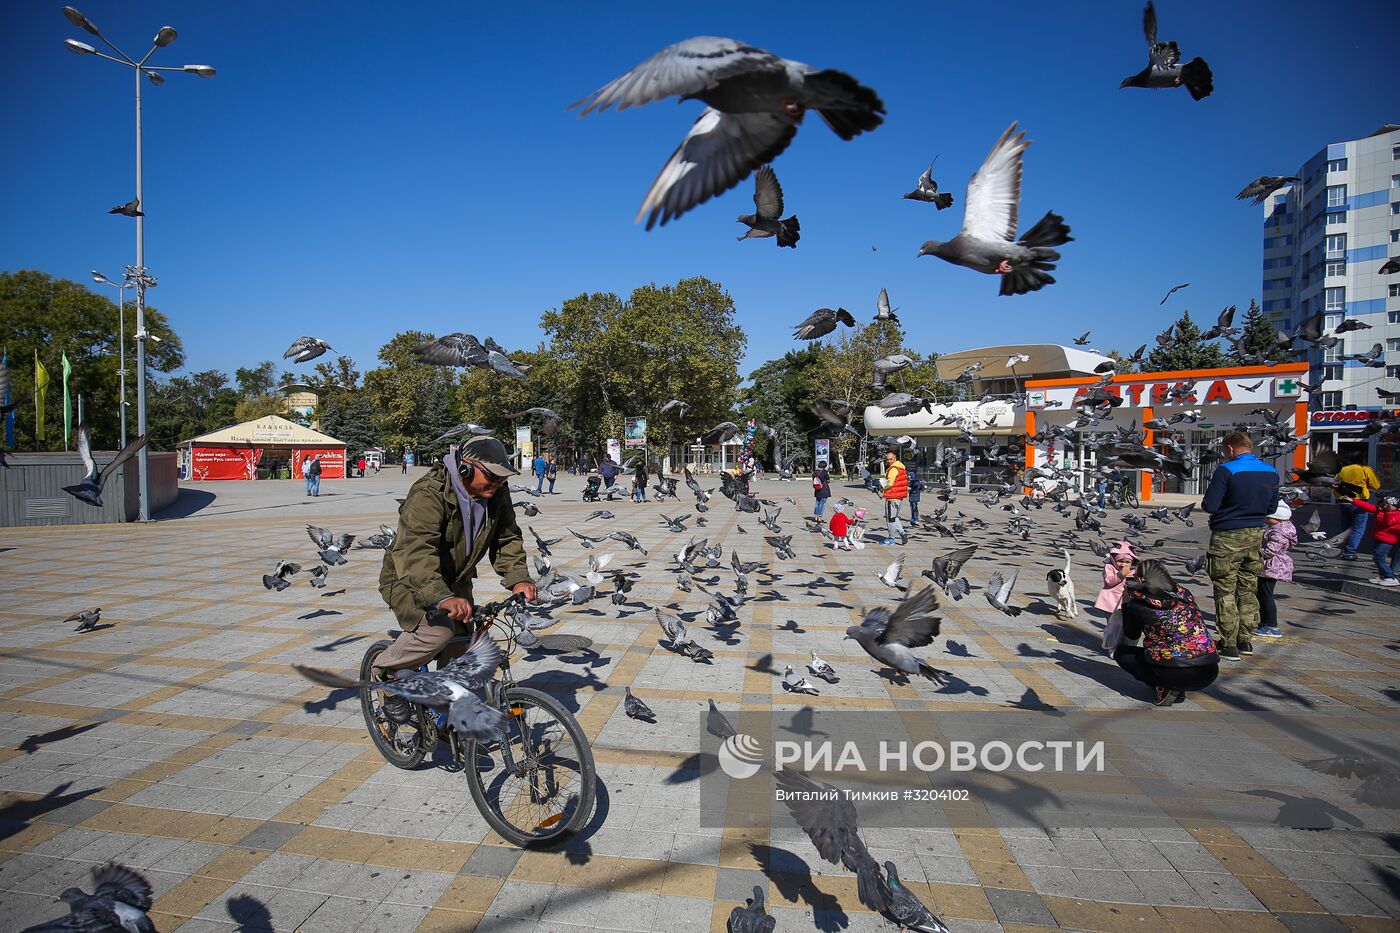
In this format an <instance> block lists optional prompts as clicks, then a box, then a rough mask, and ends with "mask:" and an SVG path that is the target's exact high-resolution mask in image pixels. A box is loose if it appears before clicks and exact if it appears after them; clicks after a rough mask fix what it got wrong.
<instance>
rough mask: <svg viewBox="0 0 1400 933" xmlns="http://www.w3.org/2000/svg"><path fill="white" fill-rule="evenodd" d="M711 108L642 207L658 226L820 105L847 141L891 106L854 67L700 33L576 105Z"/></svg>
mask: <svg viewBox="0 0 1400 933" xmlns="http://www.w3.org/2000/svg"><path fill="white" fill-rule="evenodd" d="M673 96H674V97H679V98H681V99H682V100H692V99H693V100H700V101H703V102H704V103H705V104H706V105H707V106H706V108H705V109H704V110H703V111H701V113H700V117H699V119H697V120H696V121H695V124H694V125H693V126H692V127H691V128H690V132H689V133H687V134H686V137H685V139H684V140H682V141H681V144H680V146H678V147H677V148H676V151H675V152H674V153H672V154H671V158H670V159H669V160H668V161H667V162H666V165H665V166H664V167H662V169H661V172H660V174H658V175H657V176H656V180H655V181H654V182H652V185H651V189H650V190H649V191H648V192H647V195H646V198H645V199H644V200H643V201H642V206H641V209H640V210H639V211H638V212H637V221H638V222H640V221H641V219H642V218H643V217H645V218H646V220H647V229H648V230H650V229H651V228H652V227H653V226H655V224H656V223H657V222H658V220H659V221H660V222H661V223H662V224H665V223H666V222H667V221H669V220H671V219H673V218H676V217H679V216H681V215H682V214H684V213H685V212H686V211H688V210H690V209H691V208H692V207H695V206H696V205H697V204H702V203H704V202H705V201H707V200H709V199H710V198H712V197H714V196H715V195H717V194H722V193H724V192H725V191H728V190H729V189H730V188H733V187H734V186H735V185H737V184H738V183H739V182H741V181H743V180H744V179H745V178H746V177H748V175H749V173H750V172H752V171H754V170H755V169H756V168H758V167H759V166H760V165H764V164H766V163H768V162H771V161H773V159H774V158H776V157H777V156H778V154H779V153H781V152H782V151H783V150H784V149H786V148H787V147H788V144H789V143H790V142H792V138H793V136H794V135H796V133H797V127H798V125H799V124H800V123H801V122H802V118H803V116H804V115H805V114H806V112H807V111H808V110H815V111H817V113H818V114H819V115H820V116H821V118H822V119H823V120H824V121H825V122H826V125H827V126H829V127H831V129H832V131H833V132H835V133H836V135H837V136H839V137H841V138H842V139H845V140H849V139H852V138H853V137H855V136H856V135H858V134H860V133H863V132H866V131H869V130H873V129H875V128H876V127H877V126H879V125H880V124H881V123H882V122H884V117H883V114H884V112H885V105H884V103H882V102H881V100H880V98H879V97H878V96H877V95H876V94H875V92H874V91H872V90H871V89H870V88H867V87H864V86H862V85H861V84H860V83H858V82H857V81H856V80H855V79H854V78H852V77H851V76H850V75H848V74H845V73H844V72H840V71H835V70H832V69H824V70H817V69H814V68H812V67H810V66H808V65H804V64H802V63H801V62H795V61H789V60H787V59H783V58H779V57H778V56H777V55H774V54H772V53H771V52H766V51H764V50H763V49H760V48H756V47H754V46H752V45H747V44H745V43H743V42H739V41H737V40H734V39H724V38H718V37H715V36H696V37H695V38H692V39H686V40H684V41H683V42H678V43H676V44H675V45H672V46H669V47H668V48H665V49H662V50H661V51H660V52H657V53H656V54H655V55H653V56H652V57H651V58H649V59H647V60H646V61H644V62H642V63H641V64H639V65H637V66H636V67H635V68H633V69H632V70H631V71H629V72H627V73H626V74H624V75H622V76H621V77H619V78H617V79H616V80H614V81H612V82H610V83H609V84H607V85H605V86H604V87H602V88H601V89H599V90H598V91H596V92H594V93H593V94H590V95H588V96H587V97H585V98H584V99H583V100H580V101H578V102H577V103H575V104H573V105H572V106H574V107H579V106H581V107H582V110H581V111H580V113H581V114H587V113H591V112H592V111H594V110H597V111H600V112H601V111H604V110H607V109H608V108H609V107H613V106H616V107H617V109H618V110H626V109H627V108H628V107H636V106H639V105H641V104H646V103H650V102H652V101H658V100H662V99H663V98H666V97H673Z"/></svg>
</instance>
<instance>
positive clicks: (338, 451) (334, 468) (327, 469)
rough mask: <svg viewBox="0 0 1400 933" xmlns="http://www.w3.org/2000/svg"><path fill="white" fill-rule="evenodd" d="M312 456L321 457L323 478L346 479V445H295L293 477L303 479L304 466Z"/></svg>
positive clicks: (293, 451)
mask: <svg viewBox="0 0 1400 933" xmlns="http://www.w3.org/2000/svg"><path fill="white" fill-rule="evenodd" d="M312 457H320V458H321V479H345V448H344V447H293V448H292V479H302V478H304V474H303V473H302V468H303V467H304V466H305V465H306V461H308V460H310V459H311V458H312Z"/></svg>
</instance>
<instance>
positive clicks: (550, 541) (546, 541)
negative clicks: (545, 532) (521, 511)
mask: <svg viewBox="0 0 1400 933" xmlns="http://www.w3.org/2000/svg"><path fill="white" fill-rule="evenodd" d="M525 527H526V528H528V529H529V531H530V534H531V535H532V536H533V537H534V539H535V547H536V548H537V549H538V550H539V552H540V553H541V554H543V555H544V556H545V557H548V556H549V549H550V547H551V546H553V545H555V544H558V543H559V542H560V541H563V540H564V539H563V538H541V537H540V534H539V532H537V531H536V530H535V529H534V528H532V527H531V526H529V525H526V526H525Z"/></svg>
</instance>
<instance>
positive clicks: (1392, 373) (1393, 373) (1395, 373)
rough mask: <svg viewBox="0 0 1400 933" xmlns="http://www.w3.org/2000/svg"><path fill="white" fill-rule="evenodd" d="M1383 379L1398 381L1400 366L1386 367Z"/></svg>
mask: <svg viewBox="0 0 1400 933" xmlns="http://www.w3.org/2000/svg"><path fill="white" fill-rule="evenodd" d="M1385 378H1387V379H1400V366H1387V367H1386V368H1385Z"/></svg>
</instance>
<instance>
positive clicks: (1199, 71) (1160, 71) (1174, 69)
mask: <svg viewBox="0 0 1400 933" xmlns="http://www.w3.org/2000/svg"><path fill="white" fill-rule="evenodd" d="M1142 34H1143V36H1145V37H1146V38H1147V67H1146V68H1144V69H1142V71H1139V72H1138V73H1137V74H1135V75H1129V76H1128V77H1126V78H1124V79H1123V83H1122V84H1120V85H1118V86H1119V87H1120V88H1125V87H1145V88H1153V89H1159V88H1165V87H1181V86H1182V85H1185V86H1186V90H1187V91H1189V92H1190V93H1191V99H1192V100H1202V99H1204V98H1206V97H1209V96H1210V92H1211V91H1213V90H1215V85H1214V83H1213V78H1212V77H1211V73H1210V66H1209V65H1207V64H1206V62H1205V59H1203V58H1201V57H1200V56H1199V55H1198V56H1196V57H1195V58H1193V59H1191V60H1190V61H1189V62H1187V63H1186V64H1184V65H1183V64H1181V50H1180V49H1178V48H1177V47H1176V43H1175V42H1158V41H1157V11H1156V9H1154V8H1153V6H1152V0H1148V3H1147V6H1146V7H1144V8H1143V11H1142Z"/></svg>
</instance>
